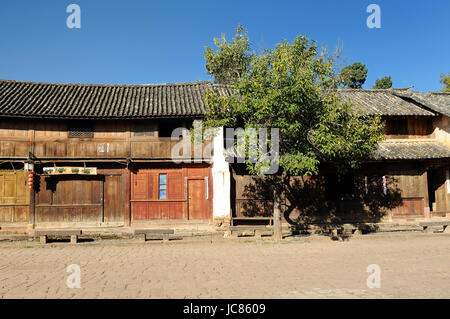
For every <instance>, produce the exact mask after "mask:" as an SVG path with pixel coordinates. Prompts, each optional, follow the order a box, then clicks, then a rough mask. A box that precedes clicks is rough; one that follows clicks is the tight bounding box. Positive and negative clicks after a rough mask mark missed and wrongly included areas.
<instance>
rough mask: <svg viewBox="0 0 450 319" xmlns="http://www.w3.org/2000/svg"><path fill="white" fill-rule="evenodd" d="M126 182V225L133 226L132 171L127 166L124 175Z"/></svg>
mask: <svg viewBox="0 0 450 319" xmlns="http://www.w3.org/2000/svg"><path fill="white" fill-rule="evenodd" d="M122 176H123V178H124V179H125V182H124V183H122V184H123V186H124V192H123V193H124V225H125V227H130V226H131V203H130V200H131V172H130V169H129V168H128V167H127V168H125V170H124V174H123V175H122Z"/></svg>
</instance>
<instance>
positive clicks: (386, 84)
mask: <svg viewBox="0 0 450 319" xmlns="http://www.w3.org/2000/svg"><path fill="white" fill-rule="evenodd" d="M391 87H392V80H391V77H390V76H385V77H383V78H381V79H377V80H376V81H375V85H374V86H373V88H372V89H390V88H391Z"/></svg>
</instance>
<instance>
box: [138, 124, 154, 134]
mask: <svg viewBox="0 0 450 319" xmlns="http://www.w3.org/2000/svg"><path fill="white" fill-rule="evenodd" d="M155 132H156V125H155V124H154V123H136V124H135V125H134V136H155Z"/></svg>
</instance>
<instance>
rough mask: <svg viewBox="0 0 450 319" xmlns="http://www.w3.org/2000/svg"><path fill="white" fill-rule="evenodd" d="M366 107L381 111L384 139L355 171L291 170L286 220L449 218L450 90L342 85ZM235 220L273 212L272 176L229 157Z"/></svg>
mask: <svg viewBox="0 0 450 319" xmlns="http://www.w3.org/2000/svg"><path fill="white" fill-rule="evenodd" d="M340 95H341V98H343V99H344V100H349V101H351V102H352V103H353V104H354V105H355V107H356V108H357V111H358V112H360V113H361V114H365V115H379V116H381V117H382V119H383V122H384V124H385V134H386V140H385V141H383V142H382V143H380V145H379V148H378V150H377V152H376V153H375V154H374V155H373V157H372V158H370V159H367V161H366V162H365V163H363V165H362V166H361V167H360V168H359V169H358V170H355V171H352V172H349V173H348V174H345V175H343V176H342V175H339V174H337V173H336V171H335V170H333V168H332V167H329V166H327V165H323V167H322V169H321V173H320V176H318V177H315V178H307V177H296V178H292V180H291V181H290V183H296V185H297V188H296V187H293V188H291V190H290V191H287V192H289V194H285V195H284V197H283V199H282V200H283V205H282V211H283V213H284V221H285V222H287V223H297V222H300V223H302V222H305V223H308V222H310V223H329V222H336V223H340V222H356V221H366V222H392V221H417V220H422V219H430V218H433V219H435V218H437V219H439V218H447V219H448V218H450V178H449V168H450V94H449V93H440V92H436V93H420V92H413V91H411V90H407V89H396V90H394V89H390V90H353V89H345V90H341V91H340ZM232 166H233V168H232V181H231V187H232V191H231V194H232V196H231V207H232V219H233V220H234V223H236V224H237V223H244V222H251V223H254V222H265V221H264V220H265V219H266V220H270V217H271V216H272V207H273V204H272V203H273V202H272V193H271V191H267V187H268V186H269V184H270V182H269V183H266V182H264V180H263V179H260V178H259V177H253V176H249V175H247V174H246V173H245V170H244V169H243V168H242V166H239V165H236V164H235V165H232Z"/></svg>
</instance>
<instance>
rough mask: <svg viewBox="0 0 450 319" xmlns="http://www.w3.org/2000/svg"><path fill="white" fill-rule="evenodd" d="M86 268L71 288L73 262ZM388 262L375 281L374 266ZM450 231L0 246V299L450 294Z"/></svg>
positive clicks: (335, 296)
mask: <svg viewBox="0 0 450 319" xmlns="http://www.w3.org/2000/svg"><path fill="white" fill-rule="evenodd" d="M70 264H78V265H79V266H80V268H81V288H79V289H76V288H72V289H70V288H68V287H67V285H66V280H67V277H68V276H69V275H70V273H68V272H66V268H67V266H68V265H70ZM370 264H378V265H379V266H380V268H381V288H372V289H371V288H368V287H367V284H366V280H367V277H368V276H369V273H367V272H366V269H367V266H368V265H370ZM449 273H450V236H437V235H429V236H408V235H402V236H385V237H383V236H378V237H373V238H364V239H351V240H350V241H345V242H342V241H340V242H337V241H330V240H328V239H327V240H317V241H304V240H302V241H301V240H293V241H289V242H287V243H283V244H273V243H270V242H250V241H245V240H244V241H225V240H218V241H216V242H214V241H213V242H210V241H177V242H171V243H169V244H163V243H155V242H152V243H145V244H144V243H142V244H139V243H131V242H130V243H127V242H101V243H81V244H77V245H67V244H61V243H54V244H48V245H47V246H42V245H38V244H35V243H33V244H26V243H23V242H22V243H7V244H6V243H2V244H0V298H449V297H450V274H449Z"/></svg>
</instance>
